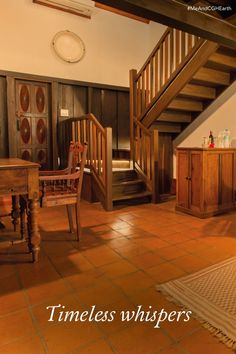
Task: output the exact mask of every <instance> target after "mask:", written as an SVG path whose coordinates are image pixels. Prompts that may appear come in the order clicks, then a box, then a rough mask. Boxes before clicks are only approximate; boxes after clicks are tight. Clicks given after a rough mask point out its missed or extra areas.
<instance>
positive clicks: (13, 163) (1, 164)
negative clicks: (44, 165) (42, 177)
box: [0, 158, 40, 170]
mask: <svg viewBox="0 0 236 354" xmlns="http://www.w3.org/2000/svg"><path fill="white" fill-rule="evenodd" d="M31 167H37V168H39V167H40V165H39V164H38V163H35V162H31V161H25V160H21V159H17V158H4V159H2V158H1V159H0V170H4V169H11V168H12V169H14V168H31Z"/></svg>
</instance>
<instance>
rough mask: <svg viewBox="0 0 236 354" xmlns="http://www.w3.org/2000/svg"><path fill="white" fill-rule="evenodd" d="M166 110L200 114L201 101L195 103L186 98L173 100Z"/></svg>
mask: <svg viewBox="0 0 236 354" xmlns="http://www.w3.org/2000/svg"><path fill="white" fill-rule="evenodd" d="M168 109H175V110H181V111H189V112H202V110H203V105H202V102H201V101H195V100H191V99H186V98H178V97H177V98H175V99H173V100H172V101H171V103H170V104H169V106H168Z"/></svg>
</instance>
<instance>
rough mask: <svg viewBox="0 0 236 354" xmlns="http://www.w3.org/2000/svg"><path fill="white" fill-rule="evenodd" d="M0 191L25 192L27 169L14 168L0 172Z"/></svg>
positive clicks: (9, 192) (8, 192)
mask: <svg viewBox="0 0 236 354" xmlns="http://www.w3.org/2000/svg"><path fill="white" fill-rule="evenodd" d="M0 193H1V194H12V193H27V170H26V169H18V170H17V169H16V170H6V171H4V170H3V171H1V172H0Z"/></svg>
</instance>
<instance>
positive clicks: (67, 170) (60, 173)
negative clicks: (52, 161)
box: [39, 168, 69, 176]
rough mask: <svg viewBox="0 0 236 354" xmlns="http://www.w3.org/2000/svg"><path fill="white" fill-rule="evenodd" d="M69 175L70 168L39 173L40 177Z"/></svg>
mask: <svg viewBox="0 0 236 354" xmlns="http://www.w3.org/2000/svg"><path fill="white" fill-rule="evenodd" d="M68 173H69V168H65V169H64V170H55V171H39V176H58V175H64V174H68Z"/></svg>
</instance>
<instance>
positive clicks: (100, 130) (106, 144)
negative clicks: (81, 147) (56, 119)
mask: <svg viewBox="0 0 236 354" xmlns="http://www.w3.org/2000/svg"><path fill="white" fill-rule="evenodd" d="M60 126H61V129H60V136H61V143H62V149H64V150H66V146H67V145H68V142H69V141H70V140H72V141H79V142H81V143H83V142H87V143H88V152H87V160H86V167H87V168H89V170H90V171H91V173H92V176H93V178H94V180H95V182H96V187H97V189H98V194H99V197H100V198H99V199H100V201H101V202H102V204H103V205H104V207H105V209H106V210H111V209H112V128H110V127H106V128H104V127H103V126H102V125H101V124H100V122H99V121H98V120H97V118H96V117H95V116H94V115H93V114H92V113H88V114H85V115H83V116H80V117H73V118H69V119H66V120H64V121H62V122H61V123H60ZM63 139H64V140H63ZM61 154H62V155H63V151H62V152H61Z"/></svg>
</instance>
